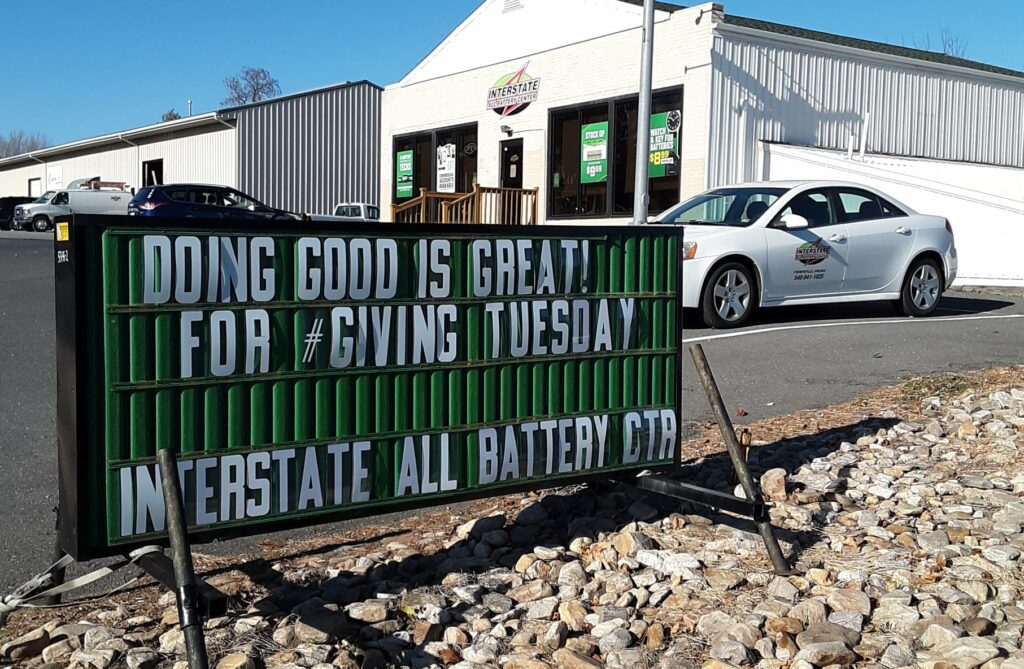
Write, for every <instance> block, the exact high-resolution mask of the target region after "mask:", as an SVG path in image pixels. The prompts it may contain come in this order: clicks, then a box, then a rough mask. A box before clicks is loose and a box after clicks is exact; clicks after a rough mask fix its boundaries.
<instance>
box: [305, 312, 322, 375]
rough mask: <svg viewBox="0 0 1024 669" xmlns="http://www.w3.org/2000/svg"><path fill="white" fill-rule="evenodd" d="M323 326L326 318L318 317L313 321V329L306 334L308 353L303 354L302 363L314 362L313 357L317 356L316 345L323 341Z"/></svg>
mask: <svg viewBox="0 0 1024 669" xmlns="http://www.w3.org/2000/svg"><path fill="white" fill-rule="evenodd" d="M323 326H324V319H322V318H317V319H316V320H314V321H313V329H312V330H310V331H309V334H308V335H306V338H305V340H304V341H305V342H306V353H305V355H303V356H302V363H303V364H306V365H308V364H309V363H311V362H313V358H314V357H315V356H316V347H317V344H319V343H320V342H321V341H323V338H324V335H323Z"/></svg>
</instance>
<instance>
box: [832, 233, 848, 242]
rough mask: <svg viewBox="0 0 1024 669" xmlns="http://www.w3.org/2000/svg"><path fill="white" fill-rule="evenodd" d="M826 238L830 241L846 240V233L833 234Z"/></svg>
mask: <svg viewBox="0 0 1024 669" xmlns="http://www.w3.org/2000/svg"><path fill="white" fill-rule="evenodd" d="M828 240H829V241H830V242H839V243H842V242H845V241H846V235H840V234H835V235H832V236H831V237H829V238H828Z"/></svg>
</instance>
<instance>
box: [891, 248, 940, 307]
mask: <svg viewBox="0 0 1024 669" xmlns="http://www.w3.org/2000/svg"><path fill="white" fill-rule="evenodd" d="M941 297H942V269H941V268H940V267H939V264H938V263H937V262H935V261H934V260H932V259H931V258H921V259H920V260H916V261H915V262H914V263H913V264H912V265H911V266H910V269H909V270H908V271H907V276H906V277H905V278H904V279H903V290H902V291H901V292H900V309H901V310H902V311H903V313H905V314H906V315H907V316H927V315H928V314H930V313H932V312H933V311H935V309H936V307H938V306H939V298H941Z"/></svg>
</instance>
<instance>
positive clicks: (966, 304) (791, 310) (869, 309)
mask: <svg viewBox="0 0 1024 669" xmlns="http://www.w3.org/2000/svg"><path fill="white" fill-rule="evenodd" d="M1013 304H1014V303H1013V302H1009V301H1007V300H1001V299H994V298H992V297H987V296H986V297H972V296H969V295H968V294H957V295H944V296H943V297H942V300H941V301H940V302H939V306H938V308H937V309H936V310H935V316H969V315H972V314H985V313H990V312H993V311H998V310H1000V309H1005V308H1006V307H1009V306H1012V305H1013ZM872 318H879V319H890V318H904V316H903V313H902V312H901V311H899V310H898V309H897V308H896V307H895V306H894V305H893V304H891V303H889V302H850V303H843V304H816V305H807V306H794V307H771V308H768V309H758V310H757V311H755V312H754V313H753V314H752V315H751V317H750V320H748V321H747V322H746V323H745V324H744V327H751V326H764V325H789V324H792V323H800V322H808V321H809V322H814V321H837V320H838V321H843V320H851V321H852V320H866V319H872ZM683 329H684V330H707V328H706V327H705V326H704V322H703V321H702V320H701V318H700V314H699V313H698V311H697V310H696V309H687V310H685V312H684V314H683ZM707 331H708V332H712V330H707ZM722 332H727V330H722Z"/></svg>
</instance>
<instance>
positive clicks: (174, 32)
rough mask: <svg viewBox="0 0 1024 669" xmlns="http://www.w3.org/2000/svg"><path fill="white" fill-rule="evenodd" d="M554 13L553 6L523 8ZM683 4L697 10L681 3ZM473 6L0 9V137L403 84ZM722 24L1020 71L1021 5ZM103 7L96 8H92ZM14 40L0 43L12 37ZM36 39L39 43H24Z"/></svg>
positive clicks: (428, 2) (861, 0) (872, 7)
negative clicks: (251, 99)
mask: <svg viewBox="0 0 1024 669" xmlns="http://www.w3.org/2000/svg"><path fill="white" fill-rule="evenodd" d="M530 1H533V2H558V0H530ZM679 3H680V4H697V3H696V2H687V1H686V0H679ZM477 4H478V0H384V1H381V0H378V1H375V2H366V1H364V0H332V1H329V2H328V1H326V0H325V1H322V2H313V1H312V0H291V1H290V2H287V3H283V2H280V1H270V0H248V1H247V2H223V1H217V0H213V1H212V2H211V1H206V2H198V1H195V0H175V1H173V2H169V3H161V4H160V5H156V4H155V3H146V2H142V3H140V2H137V1H136V2H125V1H123V0H108V1H106V2H102V3H93V2H82V1H81V0H51V2H48V3H46V12H45V15H44V14H40V13H39V10H38V3H28V2H19V1H17V0H0V8H2V11H0V24H2V25H3V27H4V31H3V32H4V34H5V36H6V37H7V38H8V40H7V42H6V45H5V47H4V49H3V50H2V52H0V91H2V93H0V134H6V132H7V131H8V130H12V129H21V130H26V131H30V132H42V133H44V134H46V135H47V136H48V137H49V138H50V140H51V141H52V142H53V143H63V142H68V141H72V140H75V139H81V138H84V137H90V136H93V135H98V134H102V133H106V132H114V131H117V130H123V129H127V128H133V127H138V126H142V125H147V124H149V123H154V122H156V121H159V119H160V115H161V114H162V113H163V112H165V111H167V110H168V109H170V108H172V107H174V108H175V109H177V110H178V111H179V112H181V113H182V114H184V113H185V110H186V108H187V103H186V100H188V99H189V98H191V99H192V101H193V111H194V112H197V113H198V112H203V111H210V110H213V109H217V108H218V106H219V105H220V102H221V100H222V99H223V98H224V84H223V80H224V77H226V76H228V75H231V74H235V73H237V72H238V70H239V69H240V68H241V67H242V66H243V65H250V66H256V67H260V66H262V67H266V68H267V69H268V70H270V72H271V74H272V75H274V76H275V77H276V78H277V79H278V80H279V81H280V82H281V88H282V90H283V91H284V92H285V93H289V92H297V91H301V90H305V89H309V88H316V87H318V86H323V85H326V84H331V83H336V82H339V81H346V80H348V81H354V80H359V79H369V80H371V81H374V82H376V83H378V84H381V85H384V84H388V83H392V82H394V81H396V80H398V79H400V78H401V77H402V76H403V75H404V74H405V73H406V72H407V71H408V70H409V69H411V68H412V67H413V66H414V65H415V64H416V63H417V62H418V61H419V60H420V58H422V57H423V56H424V55H426V53H427V52H428V51H430V49H432V48H433V47H434V46H435V45H436V44H437V43H438V42H439V41H440V40H441V39H443V38H444V36H445V35H447V34H448V32H449V31H450V30H451V29H452V28H454V27H455V26H457V25H458V24H459V22H460V21H461V20H462V19H463V18H465V17H466V16H467V15H468V14H469V13H470V12H471V11H472V10H473V9H474V8H475V7H476V6H477ZM724 4H725V8H726V12H727V13H731V14H737V15H741V16H749V17H754V18H762V19H767V20H771V21H776V22H779V23H787V24H790V25H797V26H801V27H805V28H812V29H816V30H823V31H827V32H834V33H840V34H845V35H851V36H854V37H862V38H865V39H872V40H878V41H885V42H892V43H895V44H901V43H902V44H906V45H907V46H913V45H914V43H915V41H916V43H917V44H918V45H920V44H922V43H923V41H924V40H925V39H927V38H928V36H929V35H930V41H931V48H932V49H937V48H938V44H939V40H938V34H939V32H940V30H941V29H942V28H943V27H944V26H948V27H949V28H950V30H951V31H952V32H953V33H955V34H956V35H957V36H959V37H960V38H961V39H964V40H966V41H967V57H968V58H971V59H973V60H980V61H983V62H988V63H993V64H996V65H1001V66H1003V67H1009V68H1013V69H1018V70H1024V46H1022V43H1024V41H1022V40H1021V37H1020V27H1021V26H1022V25H1024V3H1022V2H1019V0H989V2H986V3H981V4H979V3H976V2H964V1H962V0H957V1H954V0H787V1H781V0H724ZM100 7H102V9H100ZM14 36H17V37H16V39H14V40H11V39H10V38H11V37H14ZM33 36H38V37H39V39H34V38H33Z"/></svg>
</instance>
